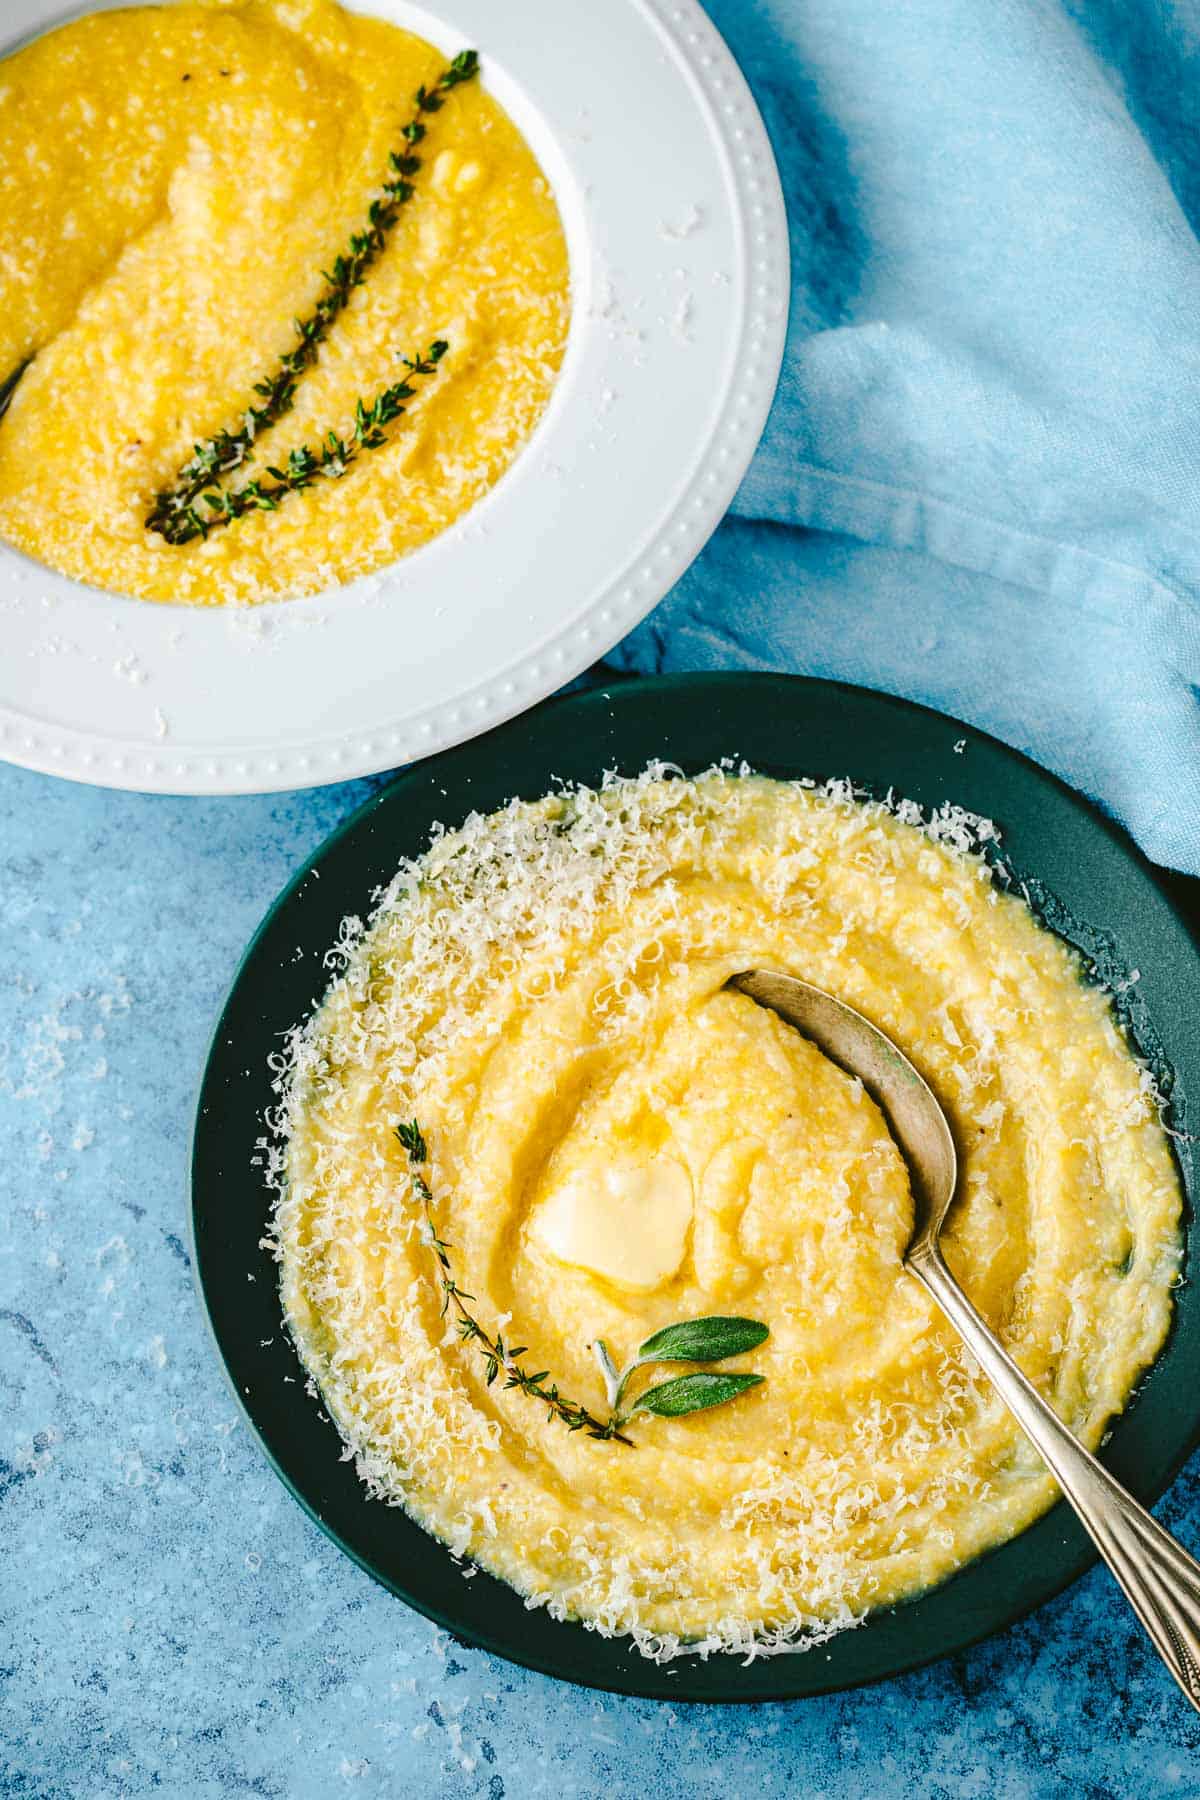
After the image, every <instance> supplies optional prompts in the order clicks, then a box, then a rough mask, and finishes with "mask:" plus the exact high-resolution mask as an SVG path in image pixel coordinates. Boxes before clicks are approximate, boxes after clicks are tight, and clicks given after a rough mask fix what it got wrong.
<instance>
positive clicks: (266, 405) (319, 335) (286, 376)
mask: <svg viewBox="0 0 1200 1800" xmlns="http://www.w3.org/2000/svg"><path fill="white" fill-rule="evenodd" d="M478 72H479V55H478V52H476V51H474V50H461V51H460V52H459V54H458V55H457V56H456V57H455V58H454V60H453V62H451V63H450V64H449V65H448V66H447V67H446V68H445V69H443V71H442V73H441V75H440V76H439V77H438V79H437V81H435V82H434V84H433V86H432V87H430V88H427V87H425V86H424V85H422V86H421V87H419V88H418V89H417V91H416V94H415V95H414V96H413V105H414V112H413V115H412V117H411V118H410V119H409V121H408V123H407V124H406V125H405V126H404V127H403V130H402V131H401V134H400V135H401V138H402V139H403V148H402V149H400V150H394V151H392V153H391V155H390V156H389V158H388V174H387V176H386V178H385V180H384V181H383V183H382V187H381V191H380V194H379V195H378V196H377V197H376V198H375V199H373V200H372V201H371V204H370V207H369V209H368V213H367V223H366V226H365V228H364V229H363V230H361V231H357V232H355V233H354V235H353V236H352V237H351V239H350V243H349V247H348V249H347V250H346V251H345V252H344V253H343V254H342V255H340V256H337V257H335V258H334V261H333V265H332V267H331V268H329V269H322V270H321V276H322V279H323V280H324V282H325V284H326V289H327V291H326V292H325V293H323V294H321V295H320V297H319V298H318V300H317V301H316V304H315V305H314V306H313V309H312V311H311V312H310V313H309V314H307V316H306V317H304V318H302V319H296V320H295V321H294V323H295V328H296V343H295V344H294V345H293V347H292V348H291V349H290V350H287V351H285V352H284V353H283V355H282V356H281V357H280V358H279V362H278V365H277V367H276V368H275V369H274V371H273V372H272V373H271V374H268V375H264V376H263V378H262V379H261V380H260V381H256V382H255V383H254V384H253V391H254V393H255V394H257V395H258V396H259V402H258V403H257V404H256V403H255V402H253V401H252V402H251V403H250V405H249V406H248V407H247V408H246V410H245V412H244V413H243V414H242V418H241V422H240V423H239V424H237V425H235V426H233V427H229V426H226V427H224V428H223V429H222V430H220V431H218V432H217V433H216V434H215V435H214V436H213V437H210V438H207V439H205V441H204V442H203V443H199V444H195V445H194V446H193V454H192V455H191V456H190V457H189V458H188V460H187V462H185V463H183V464H182V465H181V466H180V468H179V470H178V471H177V473H176V476H175V480H174V481H173V483H172V484H171V485H170V486H169V487H165V488H162V489H161V490H160V491H159V492H158V493H157V494H156V495H155V497H154V504H153V506H152V507H151V509H150V511H149V513H148V514H147V515H146V528H147V530H149V531H156V532H157V533H158V534H159V536H160V537H163V538H165V539H166V541H167V543H169V544H186V543H189V542H191V540H192V539H193V538H195V537H197V536H201V537H202V536H203V535H204V525H203V524H202V523H201V520H202V515H200V514H199V513H198V512H197V510H196V508H195V501H196V498H197V496H198V495H199V494H201V493H202V492H203V491H204V489H205V488H206V487H207V486H208V484H209V483H210V482H211V481H214V480H220V479H222V478H223V477H224V476H226V475H230V474H232V473H233V471H234V470H235V469H239V468H241V467H242V465H243V464H244V463H246V462H249V461H250V460H251V459H252V457H253V451H254V441H255V439H256V438H257V437H258V436H259V435H260V434H261V433H262V432H264V431H266V430H267V429H268V428H269V427H270V426H272V425H275V424H277V423H278V421H279V420H280V419H281V418H283V416H284V415H285V413H288V412H290V411H291V409H292V406H293V405H294V403H295V398H296V386H297V383H298V382H299V380H300V378H301V376H302V375H303V374H304V372H305V371H306V370H307V369H310V368H311V367H312V365H313V364H314V363H315V362H316V360H317V352H318V351H319V349H320V347H321V345H322V343H323V342H324V341H325V339H326V338H327V337H328V336H329V333H330V331H331V329H332V327H333V325H334V323H335V322H336V320H337V319H338V318H340V316H341V314H342V313H343V312H344V311H345V310H346V307H347V306H348V305H349V304H350V298H351V296H352V294H353V293H354V290H355V288H357V287H361V286H362V283H363V278H364V276H365V275H366V273H367V270H368V269H369V268H370V267H371V265H372V264H373V263H375V262H376V261H377V260H378V258H379V256H380V255H381V253H382V251H383V249H384V246H385V244H386V242H387V237H388V233H389V232H390V231H391V230H392V228H393V226H394V225H395V223H396V221H397V219H398V218H399V217H400V210H401V208H402V207H403V206H405V205H406V204H407V203H408V201H409V200H411V199H412V197H413V194H414V192H415V188H414V185H413V177H414V176H415V175H416V173H417V171H418V170H419V169H420V167H421V158H420V157H419V156H418V155H417V154H416V148H417V145H418V144H420V143H421V142H422V140H423V139H424V138H425V135H426V129H427V128H426V125H425V119H426V118H427V117H428V116H429V115H430V114H432V113H436V112H440V111H441V108H442V106H443V104H444V102H445V96H446V95H447V94H448V93H450V92H451V91H452V90H453V89H454V88H456V87H460V86H461V85H462V83H463V82H465V81H471V80H473V79H474V77H475V76H476V75H477V74H478ZM20 373H21V371H18V377H17V378H19V375H20ZM10 379H12V378H10ZM14 385H15V381H14ZM359 404H360V406H361V402H360V403H359ZM303 450H304V446H301V452H303ZM301 452H293V455H298V454H301ZM314 472H316V471H314ZM253 485H256V484H248V486H247V488H246V489H244V490H242V491H243V492H247V493H248V492H249V488H250V486H253ZM257 485H259V486H260V487H261V485H262V484H261V483H260V484H257ZM305 485H307V484H305ZM256 506H258V507H259V508H262V507H263V502H262V500H261V498H259V497H256V496H251V498H250V499H249V500H248V502H247V504H246V505H245V506H243V507H242V509H241V510H242V511H243V512H248V511H252V510H254V509H255V507H256ZM265 510H268V511H269V510H270V506H269V505H267V506H266V508H265ZM229 516H231V517H234V518H236V517H238V516H239V514H238V513H237V512H236V511H235V512H234V513H232V514H231V515H229ZM221 522H222V523H225V522H226V520H225V519H224V518H223V519H222V521H221Z"/></svg>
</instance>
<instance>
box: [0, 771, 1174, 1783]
mask: <svg viewBox="0 0 1200 1800" xmlns="http://www.w3.org/2000/svg"><path fill="white" fill-rule="evenodd" d="M369 791H370V784H368V783H355V784H351V785H348V786H344V787H338V788H331V789H325V790H323V791H317V792H312V793H306V794H293V795H284V796H276V797H273V798H272V797H268V798H255V799H239V800H223V801H213V802H208V801H203V800H192V801H181V800H169V799H159V798H151V797H141V796H137V795H127V794H111V793H103V792H98V791H94V790H90V789H86V788H80V787H73V786H70V785H68V784H66V783H63V782H57V781H52V780H48V779H45V778H43V777H41V776H36V775H30V774H27V773H24V772H22V771H19V770H15V769H9V768H2V767H0V944H2V945H3V952H2V957H0V1045H2V1046H3V1049H2V1050H0V1115H2V1116H0V1191H2V1193H3V1221H2V1224H0V1376H2V1378H3V1403H2V1406H0V1459H2V1460H0V1559H2V1571H0V1605H2V1607H3V1612H4V1624H3V1630H2V1633H0V1665H2V1666H0V1792H2V1793H3V1794H4V1795H5V1796H9V1795H12V1796H37V1797H38V1800H60V1797H61V1800H66V1797H68V1796H69V1797H70V1800H76V1797H78V1800H108V1797H109V1796H111V1797H113V1800H117V1797H118V1796H139V1797H140V1796H142V1795H149V1794H154V1793H161V1794H163V1795H167V1796H171V1797H172V1800H218V1797H224V1796H229V1795H243V1794H245V1795H262V1796H269V1797H271V1800H310V1797H312V1800H327V1797H329V1796H342V1795H345V1796H347V1797H348V1800H374V1797H375V1796H399V1797H405V1800H406V1797H407V1796H409V1795H414V1796H415V1795H422V1796H431V1797H435V1796H447V1797H449V1796H455V1797H458V1796H475V1795H478V1796H480V1797H481V1800H530V1797H531V1796H535V1795H547V1796H554V1797H556V1800H557V1797H558V1796H580V1797H586V1800H591V1797H592V1796H601V1795H604V1796H613V1795H622V1796H623V1795H627V1794H637V1793H639V1792H642V1791H652V1792H653V1793H654V1795H655V1796H656V1800H658V1797H659V1796H662V1797H666V1796H675V1795H699V1796H704V1795H709V1794H711V1795H714V1796H716V1795H720V1796H721V1797H722V1800H735V1797H736V1796H742V1797H744V1800H758V1797H759V1796H761V1795H769V1794H779V1795H783V1794H798V1795H803V1796H829V1797H830V1800H842V1797H845V1800H862V1797H863V1796H868V1797H870V1800H875V1797H876V1796H878V1797H881V1800H891V1797H892V1796H896V1797H897V1800H898V1797H899V1796H902V1795H903V1796H912V1795H923V1796H953V1797H954V1800H958V1797H959V1796H979V1797H980V1800H1026V1797H1032V1800H1056V1797H1057V1796H1060V1795H1061V1796H1063V1800H1067V1797H1068V1796H1070V1797H1071V1800H1079V1797H1091V1796H1120V1797H1121V1800H1124V1797H1125V1796H1127V1795H1133V1794H1137V1795H1139V1796H1140V1795H1160V1794H1161V1795H1200V1719H1197V1718H1196V1717H1195V1715H1193V1714H1192V1713H1191V1712H1190V1710H1188V1709H1187V1708H1186V1707H1185V1705H1184V1703H1183V1702H1182V1701H1181V1700H1180V1699H1179V1698H1178V1697H1177V1695H1176V1692H1175V1689H1174V1688H1173V1687H1172V1685H1171V1684H1170V1682H1169V1681H1168V1679H1167V1677H1166V1676H1165V1674H1163V1673H1162V1672H1161V1670H1160V1668H1159V1665H1158V1663H1157V1661H1156V1660H1155V1658H1154V1657H1153V1655H1152V1654H1151V1653H1149V1652H1148V1651H1147V1650H1146V1649H1145V1647H1144V1645H1143V1643H1142V1641H1141V1638H1140V1635H1139V1633H1138V1632H1137V1630H1136V1628H1135V1627H1134V1625H1133V1623H1132V1621H1131V1618H1130V1617H1129V1615H1128V1614H1127V1612H1126V1610H1125V1608H1124V1605H1123V1603H1122V1602H1121V1601H1120V1600H1119V1598H1118V1597H1117V1595H1116V1593H1115V1590H1114V1589H1113V1587H1112V1585H1111V1583H1110V1582H1109V1580H1108V1578H1107V1577H1106V1576H1105V1575H1104V1574H1103V1573H1101V1572H1096V1573H1094V1574H1093V1575H1091V1576H1089V1577H1088V1578H1087V1579H1086V1580H1085V1581H1084V1582H1082V1583H1081V1584H1080V1585H1079V1586H1078V1587H1077V1588H1076V1589H1075V1590H1074V1591H1073V1592H1072V1593H1070V1594H1069V1595H1067V1596H1065V1597H1064V1598H1063V1599H1061V1600H1060V1601H1058V1602H1057V1603H1056V1604H1054V1605H1052V1606H1050V1607H1048V1608H1046V1609H1045V1610H1044V1611H1043V1612H1042V1613H1041V1614H1040V1615H1038V1617H1036V1618H1035V1619H1034V1620H1032V1621H1030V1622H1028V1623H1026V1624H1024V1625H1022V1626H1019V1627H1018V1628H1016V1629H1014V1630H1012V1631H1010V1632H1008V1633H1007V1634H1005V1635H1004V1636H1002V1637H1000V1638H998V1639H994V1640H993V1641H992V1642H990V1643H989V1644H987V1645H984V1646H981V1647H980V1648H978V1649H976V1650H973V1651H971V1652H970V1653H969V1654H967V1655H965V1656H963V1657H961V1658H957V1659H955V1660H954V1661H952V1662H946V1663H942V1664H939V1665H937V1666H935V1667H933V1668H931V1669H929V1670H927V1671H924V1672H922V1673H919V1674H917V1675H913V1676H909V1677H907V1678H906V1679H904V1680H902V1681H898V1682H895V1683H892V1684H889V1685H888V1686H886V1687H882V1688H877V1689H873V1690H868V1691H866V1692H860V1693H854V1694H848V1695H842V1696H837V1697H833V1698H830V1699H826V1700H818V1701H808V1702H802V1703H796V1704H792V1705H780V1706H767V1707H759V1708H751V1709H748V1710H737V1711H734V1710H729V1711H725V1710H721V1709H716V1708H688V1707H680V1708H678V1709H672V1708H670V1707H665V1706H660V1705H655V1704H651V1703H642V1702H638V1701H630V1700H619V1699H614V1698H609V1697H607V1696H601V1695H595V1694H591V1693H588V1692H585V1691H583V1690H581V1689H577V1688H570V1687H564V1686H559V1685H556V1684H555V1683H553V1682H551V1681H548V1680H546V1679H545V1678H543V1677H541V1676H537V1675H530V1674H526V1673H524V1672H523V1671H521V1670H518V1669H514V1668H510V1667H508V1666H507V1665H506V1664H504V1663H500V1662H497V1661H496V1660H494V1659H493V1658H491V1657H489V1656H485V1655H481V1654H479V1653H477V1652H476V1651H473V1650H468V1649H463V1648H462V1647H461V1646H459V1645H457V1644H455V1643H453V1642H451V1641H449V1640H448V1639H446V1638H445V1637H444V1635H442V1634H439V1633H438V1632H436V1631H435V1630H434V1629H433V1628H432V1627H431V1626H430V1625H428V1624H427V1623H426V1622H425V1621H424V1620H423V1619H420V1618H418V1617H416V1616H415V1615H414V1614H412V1613H410V1612H408V1611H407V1610H406V1608H405V1607H404V1606H403V1605H402V1604H401V1603H400V1602H399V1601H397V1600H394V1599H392V1598H390V1597H389V1596H388V1595H387V1594H385V1593H384V1592H383V1591H382V1590H381V1589H379V1588H377V1587H375V1586H374V1584H373V1583H372V1582H371V1581H370V1579H369V1578H368V1577H367V1576H366V1575H364V1574H362V1573H360V1571H359V1570H358V1569H356V1568H355V1567H354V1566H352V1565H351V1564H350V1563H349V1562H348V1561H347V1560H346V1559H345V1558H344V1557H342V1556H341V1555H340V1554H339V1553H338V1552H337V1551H336V1550H335V1549H334V1548H333V1546H332V1545H331V1544H329V1543H328V1542H327V1541H326V1540H325V1539H324V1538H323V1537H322V1536H321V1535H320V1533H319V1532H318V1531H317V1530H316V1528H315V1527H314V1526H313V1525H311V1524H310V1523H309V1522H308V1520H307V1519H306V1518H305V1517H304V1516H303V1515H302V1514H301V1512H300V1510H299V1509H298V1507H296V1506H295V1504H294V1503H293V1502H292V1500H291V1499H290V1498H289V1497H288V1495H287V1494H286V1493H285V1491H284V1489H283V1488H282V1487H281V1486H280V1484H279V1483H278V1481H277V1480H276V1478H275V1476H274V1475H273V1474H272V1473H271V1471H270V1470H269V1468H268V1467H267V1465H266V1463H265V1462H264V1461H263V1459H262V1458H261V1456H260V1455H259V1453H258V1451H257V1450H256V1448H255V1446H254V1444H253V1443H252V1442H251V1441H250V1440H249V1439H248V1437H247V1434H246V1432H245V1430H244V1428H243V1427H242V1426H241V1425H240V1424H239V1422H238V1414H237V1410H236V1408H235V1406H234V1403H233V1399H232V1397H231V1395H230V1393H229V1392H228V1390H227V1389H226V1386H225V1382H224V1377H223V1375H222V1374H221V1371H220V1369H219V1366H218V1363H217V1359H216V1356H215V1353H214V1352H213V1350H212V1348H211V1346H210V1344H209V1342H208V1339H207V1336H206V1327H205V1326H204V1325H203V1323H202V1320H201V1315H200V1311H199V1306H198V1303H197V1300H196V1297H195V1294H194V1292H193V1288H192V1278H191V1271H190V1269H189V1266H188V1255H187V1250H186V1248H185V1245H186V1240H187V1222H186V1194H185V1161H186V1150H187V1142H188V1134H189V1130H190V1124H191V1114H192V1108H193V1104H194V1098H195V1089H196V1084H197V1081H198V1078H199V1071H200V1064H201V1061H202V1058H203V1054H204V1051H205V1048H206V1043H207V1036H208V1032H209V1030H210V1027H211V1024H212V1022H213V1019H214V1017H215V1014H216V1011H217V1008H218V1006H219V1003H220V1001H221V999H222V997H223V995H224V992H225V990H226V988H227V986H228V984H229V982H230V980H231V978H232V975H233V972H234V969H235V967H236V964H237V961H238V958H239V955H240V953H241V950H242V948H243V946H244V944H245V942H246V940H247V938H248V937H249V935H250V933H251V931H252V930H253V928H254V926H255V925H256V924H257V922H258V920H259V918H260V916H261V915H262V913H263V911H264V910H265V908H266V907H267V905H268V903H269V902H270V901H271V899H272V898H273V897H274V895H275V893H276V892H277V890H278V889H279V888H280V887H281V886H282V885H283V884H284V882H285V880H286V879H287V878H288V876H289V875H290V873H291V872H292V870H293V869H294V867H295V865H296V864H297V863H298V862H299V861H300V860H301V859H302V858H303V857H304V856H305V855H307V853H308V852H309V851H310V850H311V849H312V848H313V847H314V846H315V845H316V844H317V843H318V842H319V841H320V839H321V838H322V837H323V836H324V835H325V833H326V832H327V831H328V830H330V829H331V827H332V826H333V825H335V824H336V823H337V822H338V821H339V820H340V819H341V818H343V817H344V816H345V815H346V814H347V813H348V812H349V811H350V810H351V808H352V807H353V806H354V805H356V804H357V803H358V801H359V800H360V799H362V798H363V797H364V795H365V794H366V793H368V792H369ZM1160 1511H1161V1515H1162V1517H1163V1518H1164V1519H1165V1520H1166V1522H1167V1523H1168V1524H1169V1525H1170V1526H1171V1527H1172V1528H1173V1529H1175V1530H1177V1531H1178V1532H1179V1533H1180V1535H1181V1536H1182V1538H1183V1539H1184V1541H1185V1542H1186V1543H1187V1544H1189V1546H1190V1547H1191V1548H1192V1549H1198V1548H1200V1531H1198V1530H1197V1522H1200V1467H1198V1466H1197V1465H1196V1464H1195V1463H1193V1465H1192V1467H1191V1469H1190V1470H1189V1472H1188V1473H1187V1474H1186V1475H1185V1477H1184V1478H1183V1479H1182V1480H1181V1481H1180V1482H1178V1483H1177V1484H1176V1487H1175V1489H1174V1490H1173V1492H1172V1494H1171V1495H1170V1497H1169V1498H1168V1500H1167V1501H1166V1503H1165V1504H1164V1506H1163V1507H1162V1508H1161V1509H1160Z"/></svg>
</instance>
